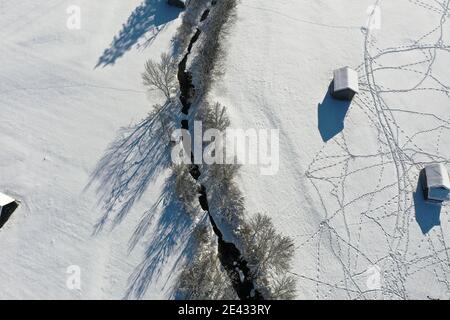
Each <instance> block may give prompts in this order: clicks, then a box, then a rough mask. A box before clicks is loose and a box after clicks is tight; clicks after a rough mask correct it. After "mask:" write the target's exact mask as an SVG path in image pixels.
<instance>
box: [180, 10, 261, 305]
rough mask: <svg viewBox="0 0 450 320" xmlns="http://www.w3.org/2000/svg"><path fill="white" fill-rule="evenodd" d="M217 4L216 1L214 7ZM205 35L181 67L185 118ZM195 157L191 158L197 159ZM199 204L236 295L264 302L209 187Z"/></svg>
mask: <svg viewBox="0 0 450 320" xmlns="http://www.w3.org/2000/svg"><path fill="white" fill-rule="evenodd" d="M214 2H215V1H213V4H214ZM209 13H210V10H209V9H207V10H205V12H204V13H203V14H202V16H201V22H203V21H205V20H206V19H207V18H208V16H209ZM200 35H201V30H200V29H199V28H197V30H196V32H195V34H194V36H193V37H192V39H191V41H190V43H189V46H188V50H187V53H186V55H185V56H184V57H183V59H182V60H181V62H180V64H179V65H178V81H179V84H180V102H181V105H182V109H181V112H182V113H183V114H185V115H188V114H189V110H190V109H191V106H192V101H193V99H194V97H195V86H194V85H193V81H192V73H191V72H190V71H189V70H186V65H187V61H188V59H189V55H190V54H191V52H192V49H193V46H194V44H195V43H196V42H197V40H198V39H199V37H200ZM181 127H182V129H185V130H189V122H188V120H182V121H181ZM193 157H194V156H193V154H191V158H192V159H193ZM190 174H191V176H192V177H193V178H194V179H195V180H196V181H197V182H198V181H199V179H200V176H201V171H200V167H199V166H198V165H192V166H191V170H190ZM199 189H200V190H199V193H200V196H199V203H200V206H201V208H202V209H203V210H204V211H206V212H207V213H208V216H209V221H210V222H211V226H212V228H213V231H214V233H215V235H216V236H217V240H218V253H219V260H220V262H221V264H222V266H223V268H224V269H225V270H226V272H227V274H228V276H229V277H230V279H231V281H232V285H233V288H234V290H235V291H236V294H237V295H238V297H239V298H240V299H241V300H262V299H263V297H262V295H261V293H260V292H259V291H258V290H257V289H255V285H254V278H253V275H252V272H251V270H250V268H249V267H248V263H247V261H246V260H245V259H244V258H243V257H242V254H241V252H240V251H239V249H238V248H237V247H236V245H234V244H233V243H230V242H227V241H225V240H224V236H223V233H222V232H221V231H220V229H219V227H218V225H217V224H216V222H215V220H214V218H213V216H212V214H211V211H210V208H209V204H208V194H207V191H206V187H205V186H204V185H202V184H200V188H199Z"/></svg>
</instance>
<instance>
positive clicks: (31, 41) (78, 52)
mask: <svg viewBox="0 0 450 320" xmlns="http://www.w3.org/2000/svg"><path fill="white" fill-rule="evenodd" d="M74 5H75V6H78V8H80V9H81V29H79V30H77V29H69V28H68V27H67V20H68V19H69V18H70V17H71V14H73V12H74V11H73V6H74ZM68 8H69V9H70V10H69V11H67V10H68ZM68 12H69V13H68ZM179 13H180V11H179V10H178V9H174V8H170V7H168V6H167V5H166V3H165V1H163V0H151V1H146V2H142V1H141V0H127V1H124V0H96V1H90V0H70V1H69V0H45V1H44V0H38V1H36V0H24V1H13V0H2V1H0V39H1V46H0V57H1V59H0V60H1V61H2V63H1V66H0V110H1V111H2V121H1V123H0V132H1V134H0V141H1V145H2V148H3V150H4V152H2V153H1V155H0V190H1V192H5V193H7V194H9V195H11V196H13V197H15V198H16V199H18V200H20V201H21V205H20V207H19V209H18V210H16V212H15V213H14V214H13V215H12V217H11V219H10V220H9V221H8V222H7V223H6V224H5V226H4V227H3V228H2V229H0V252H1V254H0V298H3V299H4V298H12V299H122V298H124V297H127V292H128V290H129V289H130V288H131V289H133V290H132V292H134V293H135V294H132V295H130V296H129V297H130V298H136V297H141V298H152V299H165V298H169V297H170V294H171V291H172V286H173V281H174V279H175V278H176V276H177V274H178V273H177V271H178V269H179V268H175V269H174V270H172V268H173V267H174V265H175V263H176V261H177V260H178V258H179V257H180V254H181V251H182V249H183V246H184V245H185V244H184V242H183V241H184V239H183V232H181V231H180V232H179V237H178V238H177V239H174V241H173V243H171V244H170V247H169V246H167V248H165V249H166V250H167V251H166V253H167V255H165V258H164V259H162V258H161V259H159V258H160V256H161V255H160V256H158V252H157V250H162V247H161V246H158V245H157V244H155V241H156V240H155V238H157V237H159V238H162V237H163V235H161V234H160V233H159V232H158V220H159V217H160V210H159V209H158V208H157V209H155V210H153V211H152V213H153V214H154V219H153V221H154V223H153V224H152V225H151V226H150V227H149V229H148V233H147V234H145V235H144V236H142V237H140V239H139V243H138V245H136V247H135V249H134V250H132V251H131V252H129V240H130V238H131V237H132V235H133V232H134V230H135V228H136V227H137V225H138V223H139V221H140V219H141V216H142V215H143V213H144V212H145V211H146V210H149V209H150V208H151V207H152V205H153V204H154V203H157V200H158V198H159V196H160V194H161V193H162V186H163V184H164V182H165V177H166V176H167V173H166V171H165V170H161V172H160V174H159V175H158V176H157V177H155V179H153V180H152V181H150V184H149V186H148V188H147V189H146V191H145V193H144V194H143V195H142V197H141V200H140V201H139V202H137V203H136V204H135V206H133V208H132V209H131V210H130V211H129V213H128V215H127V217H126V218H125V219H124V220H123V222H122V223H119V224H117V226H116V227H115V228H114V229H112V228H111V224H108V225H107V226H105V227H104V228H103V231H102V232H100V233H98V234H96V235H94V234H93V232H94V225H95V224H96V223H97V222H98V220H99V219H100V218H101V217H102V215H103V212H102V209H101V203H100V204H99V203H98V202H99V198H100V195H99V194H98V193H97V192H96V190H95V188H87V189H86V186H87V185H88V182H89V180H90V175H91V174H92V172H93V170H94V168H95V166H96V165H97V162H98V161H99V160H100V158H101V157H102V155H103V153H104V151H105V150H106V148H107V147H108V145H109V144H110V143H111V142H112V141H113V140H114V139H115V137H116V136H117V135H118V131H119V129H120V128H121V127H125V126H128V125H131V124H134V123H135V122H136V121H139V120H140V119H142V118H144V117H145V116H146V115H147V113H148V112H149V111H150V110H151V104H152V102H153V103H157V102H159V103H161V102H162V101H161V97H156V96H150V97H149V96H148V95H147V93H146V91H145V88H144V87H143V85H142V81H141V72H142V71H143V69H144V63H145V61H146V60H147V59H149V58H157V57H159V55H160V54H161V52H163V51H167V50H169V49H170V47H171V39H172V37H173V35H174V33H175V31H176V28H177V25H178V24H179V20H178V19H177V17H178V15H179ZM156 28H157V29H158V30H160V32H159V34H158V35H157V36H156V37H155V38H154V40H153V42H151V43H150V42H149V41H148V40H150V39H151V38H152V35H155V31H156ZM114 39H115V42H114V44H113V45H112V42H113V40H114ZM108 48H110V49H111V50H110V51H108V52H107V53H108V54H106V55H104V52H105V50H106V49H108ZM100 57H103V60H100ZM99 61H103V62H104V63H103V64H102V65H99V66H98V67H96V65H97V64H98V62H99ZM113 62H114V63H113ZM105 64H107V65H105ZM103 187H104V188H105V190H106V187H107V186H103ZM151 248H154V249H155V250H153V251H152V250H151ZM152 263H153V264H152ZM73 265H74V266H79V270H80V272H81V274H80V276H81V289H79V290H78V289H77V288H76V286H75V287H74V286H73V281H72V280H73V278H70V276H71V275H73V276H76V274H74V273H67V272H68V271H69V272H73V270H78V269H77V268H75V269H73V268H69V267H70V266H73ZM149 265H150V266H152V270H153V271H154V274H151V273H150V272H148V270H149V268H148V266H149ZM68 268H69V269H68ZM139 270H144V271H143V272H140V273H135V271H139ZM145 271H147V272H145ZM132 275H135V276H136V277H132ZM134 280H137V281H134ZM141 280H142V281H141ZM68 281H69V286H67V285H66V282H68ZM145 284H147V285H148V288H149V289H148V290H143V289H144V288H146V287H145ZM70 288H72V290H71V289H70ZM141 289H142V290H141Z"/></svg>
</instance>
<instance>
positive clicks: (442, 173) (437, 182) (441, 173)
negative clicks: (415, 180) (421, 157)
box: [425, 164, 450, 190]
mask: <svg viewBox="0 0 450 320" xmlns="http://www.w3.org/2000/svg"><path fill="white" fill-rule="evenodd" d="M425 171H426V173H427V182H428V183H427V185H428V187H429V188H445V189H447V190H450V178H449V176H448V171H447V168H445V166H444V165H443V164H435V165H430V166H427V167H426V168H425Z"/></svg>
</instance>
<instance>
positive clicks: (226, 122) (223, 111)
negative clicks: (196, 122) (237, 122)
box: [197, 102, 230, 131]
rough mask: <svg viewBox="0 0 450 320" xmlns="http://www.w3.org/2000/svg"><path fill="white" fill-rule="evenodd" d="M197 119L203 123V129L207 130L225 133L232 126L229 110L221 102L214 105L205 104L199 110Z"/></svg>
mask: <svg viewBox="0 0 450 320" xmlns="http://www.w3.org/2000/svg"><path fill="white" fill-rule="evenodd" d="M197 118H198V119H200V120H202V121H203V128H205V130H208V129H217V130H219V131H224V130H225V129H226V128H228V127H229V126H230V118H229V117H228V115H227V108H226V107H225V106H223V105H221V104H220V103H219V102H216V103H215V104H213V105H211V104H209V103H207V102H206V103H204V104H203V106H202V107H201V108H200V110H199V113H198V116H197Z"/></svg>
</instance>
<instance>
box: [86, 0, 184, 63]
mask: <svg viewBox="0 0 450 320" xmlns="http://www.w3.org/2000/svg"><path fill="white" fill-rule="evenodd" d="M180 12H181V9H178V8H175V7H173V6H169V5H168V4H167V1H166V0H145V1H144V2H143V3H142V4H140V5H139V6H138V7H137V8H136V9H135V10H134V11H133V13H132V14H131V15H130V17H129V18H128V21H127V22H126V23H125V24H124V25H123V27H122V30H121V31H120V32H119V34H118V35H116V36H114V39H113V41H112V43H111V46H110V47H109V48H107V49H106V50H105V51H104V52H103V54H102V56H101V57H100V58H99V60H98V62H97V65H96V66H95V67H96V68H97V67H99V66H102V67H105V66H108V65H112V64H114V63H115V62H116V60H117V59H119V58H120V57H122V56H123V55H124V54H125V53H126V52H127V51H128V50H130V49H131V48H132V47H133V46H134V45H135V44H136V43H137V42H138V41H139V40H140V39H141V38H142V37H144V36H145V42H144V44H143V45H142V46H143V47H144V48H145V47H147V46H148V45H150V44H151V43H152V42H153V40H154V39H155V38H156V36H157V35H158V34H159V32H161V30H163V29H164V27H165V25H166V24H167V23H168V22H170V21H172V20H175V19H176V18H177V17H178V15H179V14H180Z"/></svg>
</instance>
